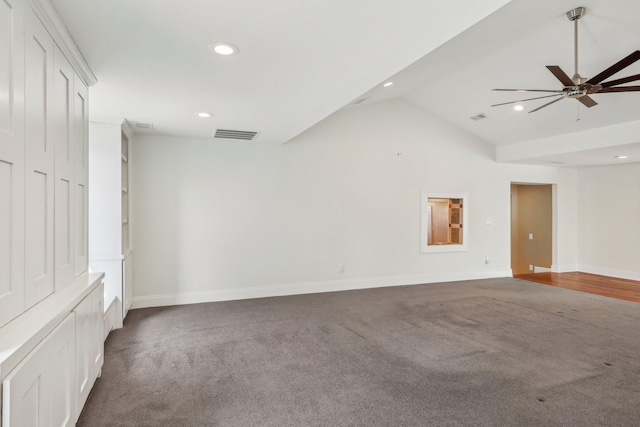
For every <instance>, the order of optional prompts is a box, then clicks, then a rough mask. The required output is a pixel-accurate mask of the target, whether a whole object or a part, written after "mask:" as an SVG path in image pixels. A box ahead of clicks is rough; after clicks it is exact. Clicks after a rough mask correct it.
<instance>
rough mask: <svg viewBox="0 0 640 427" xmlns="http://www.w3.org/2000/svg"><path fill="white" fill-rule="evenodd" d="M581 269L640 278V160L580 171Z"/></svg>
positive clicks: (579, 240) (635, 278)
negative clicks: (639, 161)
mask: <svg viewBox="0 0 640 427" xmlns="http://www.w3.org/2000/svg"><path fill="white" fill-rule="evenodd" d="M579 183H580V184H579V205H578V209H579V211H580V216H579V218H580V220H579V231H580V233H579V238H578V242H579V245H578V247H579V261H580V269H581V270H582V271H586V272H590V273H596V274H604V275H609V276H615V277H623V278H628V279H634V280H640V255H639V251H638V244H639V242H640V163H634V164H628V165H616V166H606V167H593V168H586V169H581V170H580V171H579Z"/></svg>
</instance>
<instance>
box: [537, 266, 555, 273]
mask: <svg viewBox="0 0 640 427" xmlns="http://www.w3.org/2000/svg"><path fill="white" fill-rule="evenodd" d="M551 271H552V270H551V269H550V268H547V267H538V266H537V265H534V266H533V272H534V273H551Z"/></svg>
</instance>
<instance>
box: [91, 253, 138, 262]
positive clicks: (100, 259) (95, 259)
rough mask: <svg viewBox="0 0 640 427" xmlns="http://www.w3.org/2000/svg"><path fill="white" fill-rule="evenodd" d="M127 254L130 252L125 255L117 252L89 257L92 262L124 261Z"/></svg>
mask: <svg viewBox="0 0 640 427" xmlns="http://www.w3.org/2000/svg"><path fill="white" fill-rule="evenodd" d="M127 256H129V254H125V255H123V254H115V255H102V256H92V257H91V258H89V263H92V262H109V261H122V260H123V259H125V258H126V257H127Z"/></svg>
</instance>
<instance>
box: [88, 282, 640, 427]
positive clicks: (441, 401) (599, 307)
mask: <svg viewBox="0 0 640 427" xmlns="http://www.w3.org/2000/svg"><path fill="white" fill-rule="evenodd" d="M78 425H79V426H101V427H104V426H639V425H640V304H636V303H632V302H627V301H620V300H615V299H611V298H606V297H600V296H596V295H590V294H584V293H579V292H575V291H570V290H565V289H559V288H554V287H550V286H545V285H539V284H535V283H529V282H524V281H520V280H516V279H510V278H508V279H491V280H477V281H468V282H456V283H440V284H429V285H420V286H407V287H394V288H384V289H371V290H361V291H349V292H335V293H326V294H315V295H300V296H291V297H279V298H264V299H255V300H244V301H231V302H221V303H208V304H195V305H188V306H177V307H164V308H151V309H141V310H133V311H131V312H130V313H129V315H128V317H127V319H126V322H125V327H124V328H123V329H121V330H117V331H113V332H112V333H111V335H110V336H109V338H108V340H107V343H106V349H105V364H104V368H103V371H102V377H101V378H100V379H98V381H97V383H96V385H95V387H94V389H93V391H92V392H91V395H90V397H89V400H88V402H87V404H86V406H85V408H84V410H83V412H82V415H81V417H80V421H79V424H78Z"/></svg>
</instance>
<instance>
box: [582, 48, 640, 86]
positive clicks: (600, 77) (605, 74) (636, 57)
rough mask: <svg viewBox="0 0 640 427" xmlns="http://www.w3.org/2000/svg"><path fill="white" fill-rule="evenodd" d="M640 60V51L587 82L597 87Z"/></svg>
mask: <svg viewBox="0 0 640 427" xmlns="http://www.w3.org/2000/svg"><path fill="white" fill-rule="evenodd" d="M639 59H640V50H636V51H635V52H633V53H632V54H631V55H629V56H627V57H625V58H623V59H621V60H620V61H618V62H616V63H615V64H613V65H612V66H611V67H609V68H607V69H606V70H604V71H603V72H601V73H600V74H598V75H596V76H593V77H591V78H590V79H589V80H588V81H587V83H589V84H592V85H597V84H598V83H600V82H601V81H603V80H605V79H608V78H609V77H611V76H613V75H614V74H615V73H617V72H618V71H620V70H622V69H624V68H626V67H628V66H629V65H631V64H633V63H634V62H636V61H637V60H639Z"/></svg>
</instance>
